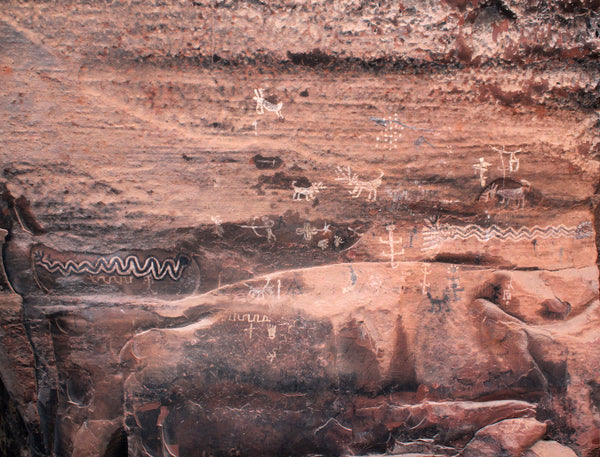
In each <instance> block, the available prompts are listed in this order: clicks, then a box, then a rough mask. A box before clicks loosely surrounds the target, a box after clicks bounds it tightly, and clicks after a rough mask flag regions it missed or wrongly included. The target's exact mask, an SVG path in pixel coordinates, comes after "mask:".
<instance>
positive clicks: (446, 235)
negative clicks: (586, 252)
mask: <svg viewBox="0 0 600 457" xmlns="http://www.w3.org/2000/svg"><path fill="white" fill-rule="evenodd" d="M592 234H593V231H592V224H591V222H589V221H585V222H582V223H580V224H579V225H577V226H576V227H566V226H565V225H562V224H561V225H558V226H552V225H548V226H546V227H540V226H538V225H535V226H533V227H519V228H518V229H515V228H513V227H507V228H501V227H498V226H497V225H492V226H490V227H481V226H479V225H473V224H470V225H466V226H464V227H461V226H458V225H450V224H439V223H438V222H437V221H435V220H427V221H426V222H425V228H424V229H423V250H424V251H433V250H437V249H439V248H440V246H441V244H442V243H443V242H444V241H449V240H463V241H464V240H468V239H471V238H475V239H477V240H478V241H481V242H483V243H485V242H487V241H489V240H491V239H498V240H502V241H533V240H534V239H549V238H565V237H572V238H575V239H581V238H588V237H590V236H592Z"/></svg>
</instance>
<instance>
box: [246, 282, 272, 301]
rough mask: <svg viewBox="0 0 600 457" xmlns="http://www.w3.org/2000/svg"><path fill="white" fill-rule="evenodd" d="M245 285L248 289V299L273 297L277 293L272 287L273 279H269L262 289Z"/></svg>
mask: <svg viewBox="0 0 600 457" xmlns="http://www.w3.org/2000/svg"><path fill="white" fill-rule="evenodd" d="M244 285H245V286H246V287H247V288H248V297H251V298H266V297H267V296H270V297H272V296H273V295H274V293H275V291H274V290H273V286H272V285H271V278H268V279H267V280H266V282H265V284H264V285H263V286H262V287H254V286H252V285H250V284H247V283H244Z"/></svg>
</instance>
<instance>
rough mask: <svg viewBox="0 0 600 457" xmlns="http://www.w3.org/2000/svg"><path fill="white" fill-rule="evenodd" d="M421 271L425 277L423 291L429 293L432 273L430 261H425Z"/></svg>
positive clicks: (422, 281) (425, 293) (422, 283)
mask: <svg viewBox="0 0 600 457" xmlns="http://www.w3.org/2000/svg"><path fill="white" fill-rule="evenodd" d="M421 273H423V279H422V280H421V293H422V294H423V295H427V292H428V291H429V288H430V287H431V284H429V275H430V274H431V268H430V266H429V264H428V263H424V264H423V265H422V266H421Z"/></svg>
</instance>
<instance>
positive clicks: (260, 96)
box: [252, 89, 283, 119]
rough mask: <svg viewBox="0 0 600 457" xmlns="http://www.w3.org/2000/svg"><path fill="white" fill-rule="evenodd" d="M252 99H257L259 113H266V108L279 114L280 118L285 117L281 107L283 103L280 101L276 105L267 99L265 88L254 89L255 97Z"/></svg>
mask: <svg viewBox="0 0 600 457" xmlns="http://www.w3.org/2000/svg"><path fill="white" fill-rule="evenodd" d="M252 100H256V112H257V113H258V114H264V112H265V110H267V111H271V112H272V113H275V114H276V115H277V118H278V119H283V114H281V108H283V103H282V102H279V103H277V104H276V105H275V104H273V103H271V102H269V101H268V100H266V99H265V92H264V90H263V89H254V97H253V98H252Z"/></svg>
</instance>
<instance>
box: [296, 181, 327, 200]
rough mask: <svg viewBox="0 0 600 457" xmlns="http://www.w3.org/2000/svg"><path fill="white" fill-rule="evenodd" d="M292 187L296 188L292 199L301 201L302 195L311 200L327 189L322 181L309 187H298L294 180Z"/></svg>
mask: <svg viewBox="0 0 600 457" xmlns="http://www.w3.org/2000/svg"><path fill="white" fill-rule="evenodd" d="M292 188H293V189H294V195H293V196H292V200H296V201H299V200H301V198H300V197H304V199H305V200H306V201H311V200H314V199H315V198H316V195H317V194H318V193H319V192H320V191H321V190H323V189H327V187H325V186H324V185H323V183H322V182H318V183H316V184H311V185H310V186H309V187H298V186H296V181H294V182H292Z"/></svg>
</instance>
